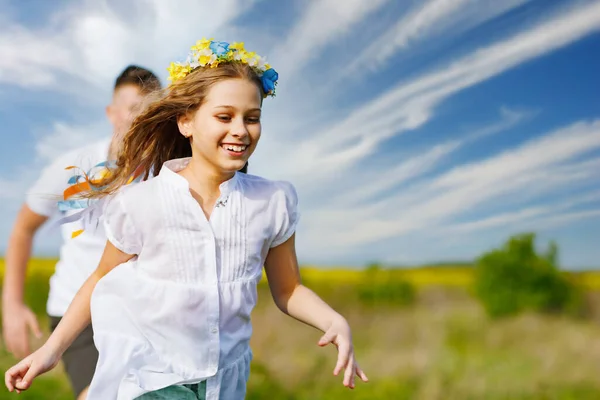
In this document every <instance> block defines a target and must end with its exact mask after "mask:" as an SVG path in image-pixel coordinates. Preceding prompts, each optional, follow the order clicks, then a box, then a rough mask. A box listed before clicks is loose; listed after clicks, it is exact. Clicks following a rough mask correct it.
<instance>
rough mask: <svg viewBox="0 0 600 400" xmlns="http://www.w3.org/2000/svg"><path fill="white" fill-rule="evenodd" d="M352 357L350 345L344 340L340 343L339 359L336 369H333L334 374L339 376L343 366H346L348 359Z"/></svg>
mask: <svg viewBox="0 0 600 400" xmlns="http://www.w3.org/2000/svg"><path fill="white" fill-rule="evenodd" d="M349 359H350V345H349V344H348V343H347V342H346V341H344V342H342V343H340V344H339V345H338V360H337V364H336V365H335V369H334V370H333V374H334V375H335V376H337V375H338V374H339V373H340V371H341V370H342V368H344V367H345V366H346V365H347V364H348V360H349Z"/></svg>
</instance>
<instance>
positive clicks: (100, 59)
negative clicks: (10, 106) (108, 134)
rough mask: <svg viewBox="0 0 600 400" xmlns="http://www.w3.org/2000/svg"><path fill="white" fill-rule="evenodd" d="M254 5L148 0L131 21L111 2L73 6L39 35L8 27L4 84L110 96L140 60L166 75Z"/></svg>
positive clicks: (2, 37)
mask: <svg viewBox="0 0 600 400" xmlns="http://www.w3.org/2000/svg"><path fill="white" fill-rule="evenodd" d="M253 3H254V1H242V0H223V1H219V2H213V1H209V0H175V1H171V2H164V1H161V0H145V1H144V2H143V4H139V5H138V6H137V7H136V6H135V5H134V6H132V7H133V8H135V10H134V11H135V12H132V13H131V14H130V15H128V16H127V18H123V16H122V15H119V14H118V13H117V11H116V10H115V8H114V7H115V6H116V5H115V3H114V2H109V1H107V0H97V1H85V2H83V3H78V4H76V5H73V4H69V7H68V8H65V9H62V10H59V11H57V12H55V14H53V15H51V16H50V17H49V18H48V21H49V23H48V24H46V25H42V26H40V27H39V28H37V29H31V28H29V27H28V28H25V27H23V26H21V25H18V24H16V23H14V22H13V23H10V24H7V25H5V26H4V27H3V28H2V30H1V31H0V71H1V72H0V83H5V84H11V85H17V86H22V87H38V88H51V89H53V90H63V91H73V92H74V93H78V94H82V93H83V92H84V91H82V90H81V83H82V82H83V83H84V84H86V85H89V86H90V87H91V88H93V90H96V91H108V90H109V89H110V86H111V84H112V82H113V80H114V78H115V76H116V74H117V73H118V72H120V70H121V69H122V68H124V67H125V66H126V65H127V64H130V63H132V62H138V63H142V64H143V65H145V66H149V67H150V68H155V69H157V68H160V70H157V71H156V72H157V73H160V74H161V75H164V74H163V70H164V69H165V68H166V66H167V65H168V62H169V61H171V60H172V59H173V58H174V57H176V56H177V59H185V57H186V56H187V49H188V48H189V46H191V45H192V44H193V43H194V42H195V41H196V40H197V39H199V38H201V37H202V36H203V35H206V36H210V35H212V34H215V33H216V32H217V31H218V30H220V29H223V28H224V26H225V25H226V24H227V23H228V22H229V21H231V20H232V19H233V18H235V17H236V16H237V15H239V14H240V13H242V12H244V11H245V10H247V9H248V8H249V7H250V6H251V5H252V4H253ZM207 10H210V12H207ZM225 28H226V26H225ZM156 49H161V51H159V52H157V51H156Z"/></svg>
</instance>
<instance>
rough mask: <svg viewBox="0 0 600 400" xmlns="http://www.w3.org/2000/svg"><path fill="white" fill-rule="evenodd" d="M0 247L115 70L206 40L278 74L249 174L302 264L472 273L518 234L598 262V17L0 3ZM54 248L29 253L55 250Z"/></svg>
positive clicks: (339, 6)
mask: <svg viewBox="0 0 600 400" xmlns="http://www.w3.org/2000/svg"><path fill="white" fill-rule="evenodd" d="M0 7H1V8H2V10H3V14H2V16H0V121H1V122H2V136H1V140H2V142H1V143H2V146H0V201H1V204H2V207H1V208H0V251H3V250H4V249H5V248H6V243H7V240H8V235H9V232H10V229H11V226H12V222H13V220H14V217H15V213H16V211H17V210H18V208H19V206H20V204H21V202H22V199H23V195H24V193H25V191H26V190H27V187H28V186H29V185H30V184H31V183H32V182H33V180H34V179H35V178H36V177H37V174H38V173H39V169H40V168H41V167H42V166H44V165H45V164H47V163H48V162H49V160H51V159H52V158H53V157H56V156H57V155H58V154H60V153H61V152H63V151H65V150H67V149H70V148H73V147H76V146H79V145H81V144H84V143H87V142H89V141H90V140H95V139H98V138H103V137H107V136H109V135H110V133H111V132H110V127H109V125H108V123H107V121H106V120H105V117H104V107H105V105H106V104H107V102H108V101H109V100H110V94H111V85H112V83H113V80H114V78H115V77H116V75H117V74H118V73H119V72H120V71H121V70H122V69H123V68H124V67H125V66H126V65H128V64H130V63H137V64H141V65H144V66H146V67H148V68H151V69H153V70H154V71H155V72H157V73H158V74H159V75H160V76H161V78H162V79H163V81H164V82H166V67H167V65H168V63H169V62H170V61H177V60H182V59H184V58H185V56H186V55H187V51H188V48H189V46H190V45H192V44H193V43H194V42H195V41H196V40H197V39H200V38H201V37H203V36H206V37H214V38H216V39H217V40H225V41H244V42H245V43H246V47H247V48H250V49H255V50H256V51H257V52H258V53H259V54H261V55H266V56H267V58H268V59H269V60H270V62H271V64H272V65H273V67H274V68H275V69H277V70H278V72H279V73H280V84H279V86H278V94H277V97H276V98H275V99H269V100H268V101H266V102H265V105H264V123H263V137H262V139H261V143H260V144H259V147H258V149H257V152H256V153H255V154H254V155H253V158H252V159H251V170H252V173H255V174H258V175H262V176H265V177H268V178H272V179H285V180H289V181H291V182H292V183H294V185H295V186H296V188H297V190H298V193H299V196H300V211H301V213H302V222H301V224H300V226H299V229H298V238H297V243H298V254H299V258H300V260H301V262H304V263H318V264H323V265H340V264H344V265H356V266H360V265H364V264H365V263H368V262H371V261H379V262H382V263H386V264H392V265H399V264H402V265H408V264H411V265H414V264H421V263H427V262H435V261H446V260H469V259H472V258H473V257H476V256H477V255H479V254H481V253H482V252H483V251H486V250H488V249H490V248H493V247H496V246H499V245H501V244H502V242H503V241H504V240H505V239H506V238H507V237H508V236H509V235H512V234H515V233H519V232H527V231H535V232H537V233H538V236H539V242H540V246H542V247H543V246H544V245H545V244H546V243H547V241H548V240H550V239H554V240H556V241H557V242H558V244H559V246H560V251H561V254H560V260H561V264H562V266H563V267H564V268H570V269H574V268H585V267H599V266H600V261H598V260H600V246H598V243H600V174H598V172H597V171H599V170H600V95H599V94H598V93H600V79H599V78H598V71H600V1H597V0H595V1H591V0H589V1H583V0H581V1H554V0H553V1H549V0H503V1H491V0H488V1H484V0H479V1H474V0H452V1H450V0H421V1H416V0H415V1H405V2H404V1H403V2H397V1H392V0H370V1H368V2H365V1H363V0H346V1H342V0H310V1H304V0H302V1H300V0H295V1H289V2H287V1H286V2H278V1H274V0H273V1H267V0H262V1H259V0H255V1H247V0H224V1H220V2H218V3H217V4H216V5H215V4H213V2H212V1H203V0H176V1H172V2H170V3H168V2H164V1H162V0H145V1H143V2H133V1H111V0H104V1H57V2H52V4H50V3H49V2H45V1H29V2H27V9H25V8H24V6H23V5H21V2H17V1H6V0H0ZM57 249H58V242H57V240H56V235H55V234H54V232H50V231H47V230H46V231H43V232H42V233H41V234H40V235H39V236H38V238H37V241H36V247H35V251H36V253H37V254H40V255H51V254H57Z"/></svg>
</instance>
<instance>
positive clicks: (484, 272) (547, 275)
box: [474, 233, 582, 317]
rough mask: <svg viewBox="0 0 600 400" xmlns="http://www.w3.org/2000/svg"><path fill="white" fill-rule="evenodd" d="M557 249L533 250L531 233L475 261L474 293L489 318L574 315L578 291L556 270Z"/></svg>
mask: <svg viewBox="0 0 600 400" xmlns="http://www.w3.org/2000/svg"><path fill="white" fill-rule="evenodd" d="M557 254H558V247H557V246H556V244H555V243H553V242H552V243H551V244H550V247H549V249H548V252H547V253H546V254H538V253H537V252H536V249H535V234H532V233H529V234H522V235H518V236H514V237H511V238H510V239H509V240H508V242H507V243H506V244H505V245H504V247H503V248H501V249H497V250H493V251H491V252H489V253H486V254H484V255H483V256H481V257H480V258H479V260H478V261H477V265H476V273H475V282H474V286H475V287H474V292H475V295H476V296H477V297H478V298H479V300H480V301H481V302H482V304H483V306H484V308H485V309H486V311H487V313H488V314H489V315H490V316H492V317H502V316H508V315H513V314H516V313H519V312H521V311H524V310H533V311H539V312H555V313H558V312H568V313H571V312H575V311H578V310H580V308H581V307H580V306H581V304H582V303H581V296H580V293H579V290H578V288H577V287H576V286H575V285H574V284H573V283H572V282H571V281H569V280H568V279H567V278H566V276H565V275H564V274H562V273H561V272H560V271H559V269H558V267H557V265H556V264H557Z"/></svg>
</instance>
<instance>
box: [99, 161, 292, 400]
mask: <svg viewBox="0 0 600 400" xmlns="http://www.w3.org/2000/svg"><path fill="white" fill-rule="evenodd" d="M189 160H190V159H189V158H188V159H178V160H171V161H168V162H166V163H165V164H164V166H163V168H162V169H161V171H160V173H159V175H158V176H157V177H155V178H153V179H151V180H148V181H145V182H142V183H138V184H135V185H132V186H126V187H124V188H123V189H122V190H121V191H120V192H119V193H118V194H117V195H115V197H114V198H112V199H111V200H110V201H109V202H108V205H107V207H106V209H105V212H104V226H105V230H106V233H107V236H108V239H109V240H110V242H111V243H112V244H113V245H115V247H117V248H118V249H120V250H121V251H123V252H125V253H128V254H137V255H138V256H137V257H134V258H133V259H131V260H130V261H128V262H126V263H124V264H122V265H119V266H117V267H116V268H114V269H113V270H112V271H111V272H110V273H108V274H107V275H106V276H104V277H103V278H102V279H101V280H100V281H99V282H98V284H97V285H96V288H95V290H94V292H93V294H92V301H91V313H92V323H93V327H94V341H95V343H96V347H97V348H98V351H99V353H100V358H99V360H98V364H97V368H96V373H95V375H94V378H93V380H92V383H91V386H90V391H89V394H88V399H89V400H107V399H118V400H129V399H134V398H136V397H138V396H140V395H142V394H143V393H146V392H149V391H153V390H158V389H161V388H163V387H166V386H169V385H174V384H183V383H195V382H199V381H201V380H205V379H206V380H207V390H206V394H207V399H209V400H210V399H220V400H238V399H243V398H244V396H245V393H246V382H247V379H248V376H249V371H250V361H251V359H252V352H251V350H250V346H249V341H250V336H251V334H252V326H251V323H250V313H251V311H252V309H253V308H254V306H255V305H256V301H257V292H256V285H257V283H258V281H259V280H260V279H261V276H262V267H263V264H264V261H265V258H266V256H267V253H268V251H269V249H270V248H272V247H275V246H277V245H279V244H281V243H283V242H285V241H286V240H287V239H289V238H290V237H291V236H292V234H293V233H294V231H295V229H296V224H297V222H298V213H297V196H296V191H295V189H294V187H293V186H292V185H291V184H289V183H287V182H280V181H269V180H266V179H264V178H260V177H256V176H252V175H246V174H243V173H236V174H235V176H234V177H233V178H232V179H230V180H229V181H226V182H224V183H222V184H221V186H220V189H221V195H220V197H219V200H218V201H217V203H216V206H215V208H214V210H213V212H212V214H211V217H210V219H209V220H207V218H206V216H205V215H204V213H203V211H202V209H201V207H200V205H199V204H198V203H197V201H196V200H195V199H194V198H193V197H192V195H191V193H190V190H189V185H188V182H187V180H186V179H185V178H183V177H182V176H181V175H179V174H177V171H180V170H181V169H183V168H184V167H185V166H186V165H187V163H188V162H189Z"/></svg>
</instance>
